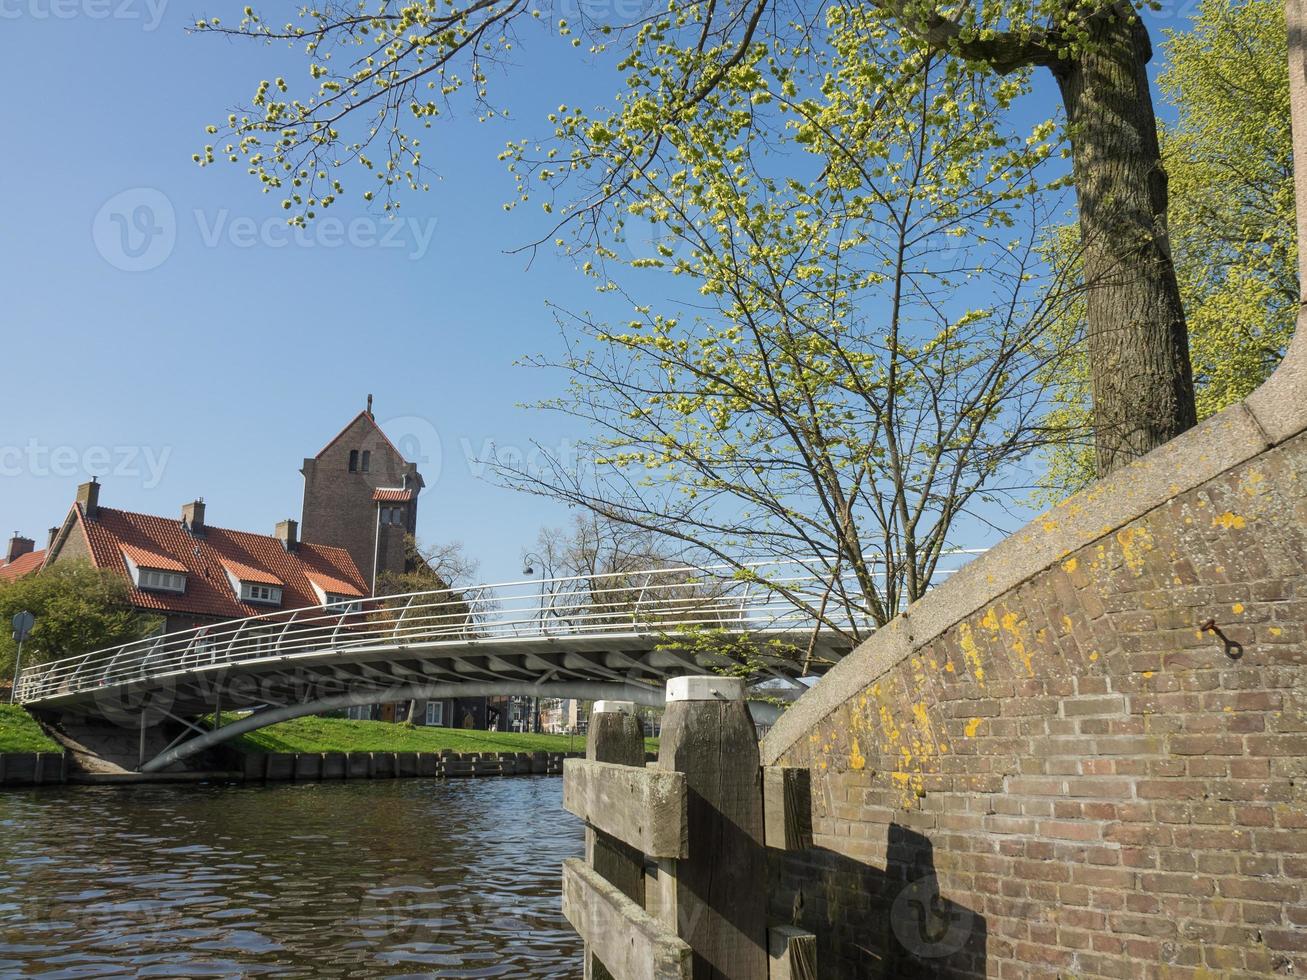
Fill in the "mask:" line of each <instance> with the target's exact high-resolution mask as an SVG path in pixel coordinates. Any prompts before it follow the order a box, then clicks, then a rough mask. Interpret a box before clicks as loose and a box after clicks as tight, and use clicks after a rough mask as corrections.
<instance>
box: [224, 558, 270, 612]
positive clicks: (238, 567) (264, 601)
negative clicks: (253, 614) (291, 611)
mask: <svg viewBox="0 0 1307 980" xmlns="http://www.w3.org/2000/svg"><path fill="white" fill-rule="evenodd" d="M222 566H223V569H224V570H225V571H226V572H227V581H228V582H230V583H231V590H232V591H233V592H235V593H236V594H237V595H238V596H240V599H241V602H253V603H256V604H258V605H261V606H280V605H281V594H282V581H281V579H279V578H277V577H276V576H275V575H271V574H269V573H268V572H265V571H262V570H261V569H258V568H251V567H250V566H249V565H242V564H241V563H240V562H237V561H233V560H231V559H229V558H224V559H223V560H222Z"/></svg>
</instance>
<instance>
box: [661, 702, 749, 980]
mask: <svg viewBox="0 0 1307 980" xmlns="http://www.w3.org/2000/svg"><path fill="white" fill-rule="evenodd" d="M658 766H659V768H661V769H670V770H675V771H677V772H682V773H684V774H685V778H686V784H687V788H688V790H689V812H688V817H689V846H688V853H689V858H688V859H686V860H682V861H676V862H675V870H674V872H672V874H665V873H663V872H660V874H659V884H660V894H659V896H658V903H657V907H658V915H659V918H660V919H662V920H663V921H664V922H668V923H670V922H671V921H672V920H673V916H674V920H675V923H676V930H677V935H678V936H680V937H681V938H682V939H684V940H685V941H686V942H687V943H689V944H690V947H691V948H692V949H693V950H694V966H693V976H694V978H695V980H762V978H765V977H766V976H767V972H768V962H767V961H768V950H767V866H766V857H765V853H764V850H763V808H762V769H761V768H760V760H759V756H758V735H757V730H756V729H755V728H754V726H753V719H752V717H750V715H749V709H748V706H747V705H746V703H745V700H744V682H743V680H741V679H739V678H728V677H678V678H674V679H672V680H670V681H668V682H667V710H666V713H665V714H664V716H663V729H662V739H661V742H660V746H659V752H658ZM667 870H670V869H668V868H664V871H667ZM673 878H674V880H673ZM669 906H670V907H669Z"/></svg>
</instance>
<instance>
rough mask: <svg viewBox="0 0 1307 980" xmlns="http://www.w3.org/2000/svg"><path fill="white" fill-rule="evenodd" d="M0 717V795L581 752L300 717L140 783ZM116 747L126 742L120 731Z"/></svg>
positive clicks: (484, 736)
mask: <svg viewBox="0 0 1307 980" xmlns="http://www.w3.org/2000/svg"><path fill="white" fill-rule="evenodd" d="M0 708H2V709H3V710H0V786H33V785H48V784H58V783H65V782H74V783H97V784H98V783H109V784H122V783H137V782H141V783H146V782H194V781H201V780H215V781H244V782H284V781H298V782H314V781H323V780H336V779H404V778H465V777H477V776H522V775H561V774H562V771H563V760H564V759H566V758H575V757H578V756H581V755H583V754H584V752H585V744H586V740H585V737H584V736H578V735H548V734H536V733H529V732H488V731H478V730H474V729H455V728H436V727H427V726H411V725H404V724H391V723H388V722H380V721H361V720H354V719H348V718H331V717H308V718H298V719H295V720H293V721H288V722H283V723H281V724H278V725H272V726H269V727H268V728H264V729H259V730H257V731H254V732H250V733H247V734H245V735H242V736H240V737H239V738H236V739H233V740H232V742H231V743H230V744H228V745H226V746H223V747H221V748H220V749H219V750H217V751H216V752H215V753H214V754H213V756H212V757H211V758H210V759H208V760H207V762H208V765H207V767H206V768H205V769H203V770H190V771H178V772H162V773H154V774H149V775H145V774H142V773H138V772H134V771H133V770H132V769H131V768H128V767H126V766H125V764H123V765H118V764H113V765H110V764H108V763H106V762H105V760H98V759H88V757H87V753H86V751H85V750H84V748H82V747H80V743H78V742H76V741H75V740H73V739H71V738H69V735H68V732H67V731H63V730H58V726H56V729H52V730H47V729H45V728H44V727H43V726H42V725H41V724H40V723H39V722H38V721H37V720H36V719H35V718H33V717H32V716H31V715H30V714H28V713H27V712H26V711H25V710H24V709H23V708H22V707H20V706H11V705H3V706H0ZM52 736H54V737H52ZM128 736H131V738H128ZM123 738H124V739H127V740H128V741H132V740H134V739H135V735H134V733H129V732H126V731H124V735H123ZM56 739H58V740H56ZM101 741H103V739H101ZM61 742H62V743H63V744H61ZM646 750H647V751H648V753H649V757H650V758H653V757H654V755H653V753H655V752H656V750H657V740H656V739H648V740H646ZM91 762H94V763H97V764H95V765H91V764H88V763H91Z"/></svg>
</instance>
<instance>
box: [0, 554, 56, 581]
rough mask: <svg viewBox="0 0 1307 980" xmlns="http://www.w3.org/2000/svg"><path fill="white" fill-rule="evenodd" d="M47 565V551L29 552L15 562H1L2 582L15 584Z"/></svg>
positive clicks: (0, 574)
mask: <svg viewBox="0 0 1307 980" xmlns="http://www.w3.org/2000/svg"><path fill="white" fill-rule="evenodd" d="M44 563H45V551H44V550H42V551H29V552H28V553H27V554H25V555H19V556H18V557H17V558H15V559H14V560H13V561H0V582H13V581H15V580H17V579H20V578H22V577H23V576H24V575H30V574H31V573H32V572H34V571H36V570H37V569H38V568H40V567H41V565H42V564H44Z"/></svg>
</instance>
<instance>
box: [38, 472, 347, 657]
mask: <svg viewBox="0 0 1307 980" xmlns="http://www.w3.org/2000/svg"><path fill="white" fill-rule="evenodd" d="M100 489H101V488H100V484H99V483H98V482H97V481H96V480H95V479H92V480H91V481H90V482H89V483H83V484H82V485H81V486H79V487H78V488H77V498H76V500H74V502H73V505H72V507H70V508H69V510H68V516H67V517H66V518H65V519H64V522H63V524H62V525H61V526H60V527H59V529H58V530H57V532H55V534H54V535H53V536H52V540H51V543H50V547H49V549H48V553H47V554H46V556H45V559H44V561H43V563H42V567H50V566H51V565H54V564H56V563H57V562H60V561H75V560H82V561H87V562H90V563H91V564H92V565H94V566H95V567H96V568H102V569H107V570H109V571H112V572H115V573H116V574H118V575H120V576H122V577H123V578H125V579H126V580H127V581H128V582H129V583H130V584H131V587H132V588H131V603H132V606H133V607H134V608H136V609H137V610H138V611H140V612H142V613H147V614H153V615H157V616H162V617H163V619H164V630H165V632H169V633H172V632H176V631H178V630H185V629H191V628H193V627H196V626H202V625H204V624H205V623H212V622H219V621H221V620H227V619H243V618H245V617H246V616H257V615H260V614H262V613H267V612H273V611H275V610H278V609H298V608H303V607H307V606H317V605H321V604H323V603H326V602H345V601H349V600H357V599H361V598H363V597H365V596H366V595H367V594H368V587H367V583H366V582H365V581H364V579H363V576H362V574H361V573H360V572H359V570H358V568H357V567H356V566H355V564H354V561H353V559H352V558H351V557H350V556H349V553H348V552H346V551H345V550H344V549H343V548H334V547H330V546H327V545H321V544H308V543H305V542H302V541H300V540H298V537H297V523H296V522H295V521H293V520H285V521H282V522H281V523H279V524H278V525H277V527H276V530H275V532H274V533H273V534H254V533H251V532H249V531H232V530H229V529H227V528H221V527H214V526H212V525H210V524H209V523H208V522H207V521H206V520H205V505H204V502H203V501H201V500H196V501H193V502H191V503H188V504H186V505H184V506H183V507H182V508H181V513H180V514H179V516H178V517H175V518H168V517H158V516H155V515H153V514H137V513H133V512H131V511H125V510H115V509H113V508H109V507H103V506H101V505H100Z"/></svg>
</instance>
